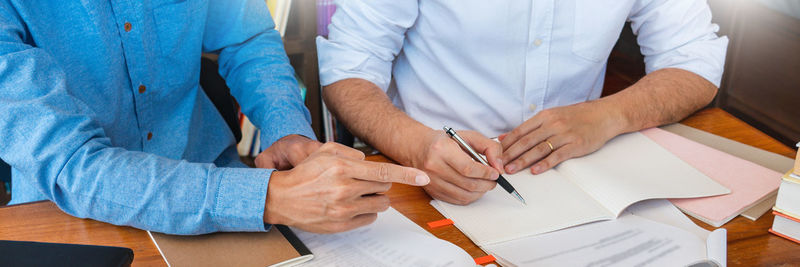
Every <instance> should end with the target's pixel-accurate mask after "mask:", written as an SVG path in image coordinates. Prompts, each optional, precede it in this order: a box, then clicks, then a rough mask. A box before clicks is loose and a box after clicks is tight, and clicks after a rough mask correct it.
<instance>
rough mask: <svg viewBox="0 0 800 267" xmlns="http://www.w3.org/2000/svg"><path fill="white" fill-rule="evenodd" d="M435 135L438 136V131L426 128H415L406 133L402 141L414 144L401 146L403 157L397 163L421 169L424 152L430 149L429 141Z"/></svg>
mask: <svg viewBox="0 0 800 267" xmlns="http://www.w3.org/2000/svg"><path fill="white" fill-rule="evenodd" d="M437 134H439V131H436V130H434V129H431V128H429V127H427V126H422V127H417V128H415V129H414V130H413V131H410V132H409V133H407V134H406V135H405V137H404V139H405V140H414V142H411V143H409V144H408V145H404V146H401V147H402V150H403V155H404V157H403V160H400V161H399V162H400V164H402V165H405V166H413V167H418V168H421V167H422V166H423V165H424V164H423V163H424V160H425V154H426V153H425V151H426V150H427V149H428V147H430V144H431V140H433V139H434V138H435V137H436V135H437Z"/></svg>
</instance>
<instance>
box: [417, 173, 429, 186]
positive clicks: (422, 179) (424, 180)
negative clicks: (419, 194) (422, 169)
mask: <svg viewBox="0 0 800 267" xmlns="http://www.w3.org/2000/svg"><path fill="white" fill-rule="evenodd" d="M415 182H417V185H427V184H428V183H430V182H431V178H429V177H428V176H427V175H417V177H416V178H415Z"/></svg>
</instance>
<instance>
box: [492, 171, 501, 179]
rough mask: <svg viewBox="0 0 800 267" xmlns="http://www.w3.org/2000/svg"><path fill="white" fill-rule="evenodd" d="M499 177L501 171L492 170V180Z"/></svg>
mask: <svg viewBox="0 0 800 267" xmlns="http://www.w3.org/2000/svg"><path fill="white" fill-rule="evenodd" d="M497 178H500V173H498V172H497V171H496V170H495V171H492V181H494V180H497Z"/></svg>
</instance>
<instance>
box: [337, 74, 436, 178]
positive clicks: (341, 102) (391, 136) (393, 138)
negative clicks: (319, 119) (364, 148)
mask: <svg viewBox="0 0 800 267" xmlns="http://www.w3.org/2000/svg"><path fill="white" fill-rule="evenodd" d="M323 98H324V99H325V103H326V104H327V106H328V108H329V109H330V110H331V112H332V113H333V114H334V115H335V116H336V118H337V119H338V120H339V121H340V122H342V123H344V125H345V126H347V128H348V129H349V130H350V131H351V132H352V133H353V134H354V135H356V136H358V137H359V138H361V139H362V140H363V141H365V142H367V143H369V144H370V145H372V146H373V147H375V148H377V149H378V150H380V151H381V153H383V154H384V155H387V156H389V157H390V158H392V159H394V160H396V161H398V162H400V163H401V164H404V165H411V164H413V162H412V160H413V159H414V157H413V156H412V155H411V153H413V152H412V151H411V150H413V149H410V148H412V147H413V146H414V144H415V143H416V142H414V140H422V139H421V138H422V135H424V134H425V133H427V132H429V131H430V130H431V129H430V128H429V127H427V126H425V125H423V124H422V123H419V122H418V121H416V120H414V119H412V118H411V117H409V116H408V115H407V114H406V113H404V112H403V111H401V110H400V109H398V108H397V107H395V106H394V105H393V104H392V102H391V100H389V97H388V96H387V95H386V93H384V92H383V91H382V90H381V89H380V88H378V86H376V85H375V84H373V83H371V82H369V81H366V80H363V79H345V80H341V81H338V82H335V83H333V84H331V85H328V86H326V87H325V88H324V90H323Z"/></svg>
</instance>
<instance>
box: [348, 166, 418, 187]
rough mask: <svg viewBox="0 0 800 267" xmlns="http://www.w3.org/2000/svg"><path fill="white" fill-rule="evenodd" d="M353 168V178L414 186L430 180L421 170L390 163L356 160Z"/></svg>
mask: <svg viewBox="0 0 800 267" xmlns="http://www.w3.org/2000/svg"><path fill="white" fill-rule="evenodd" d="M353 170H354V175H355V177H354V178H356V179H359V180H366V181H375V182H384V183H401V184H407V185H414V186H424V185H427V184H428V183H430V181H431V178H430V177H428V175H427V174H425V172H423V171H421V170H418V169H414V168H409V167H403V166H400V165H395V164H390V163H380V162H371V161H356V164H354V166H353Z"/></svg>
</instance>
